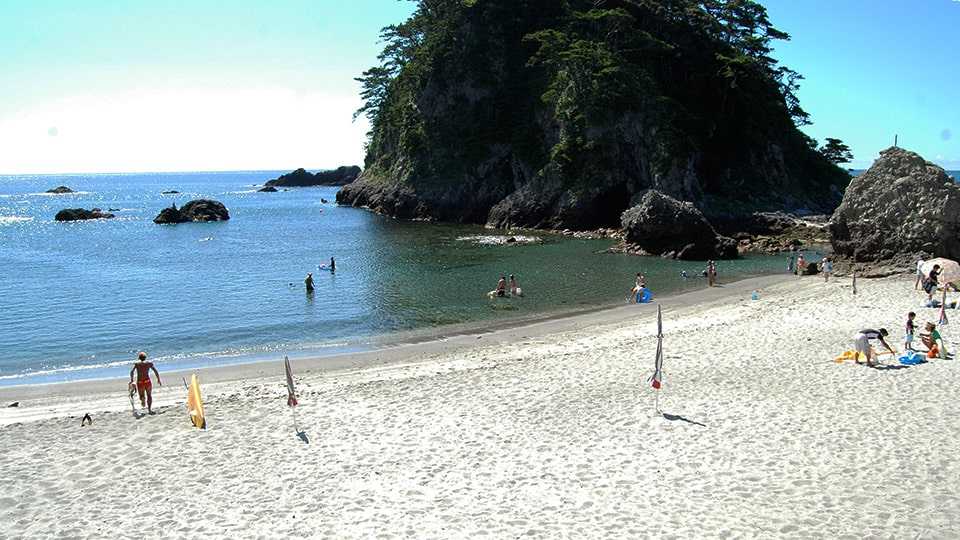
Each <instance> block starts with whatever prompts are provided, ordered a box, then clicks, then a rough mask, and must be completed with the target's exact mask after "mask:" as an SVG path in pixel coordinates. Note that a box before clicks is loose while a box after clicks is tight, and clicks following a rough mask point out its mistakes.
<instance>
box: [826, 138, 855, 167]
mask: <svg viewBox="0 0 960 540" xmlns="http://www.w3.org/2000/svg"><path fill="white" fill-rule="evenodd" d="M820 153H821V154H823V157H825V158H827V159H828V160H829V161H830V163H836V164H838V165H839V164H840V163H850V162H851V161H853V153H852V152H851V151H850V147H849V146H847V145H846V144H844V143H843V141H841V140H840V139H834V138H833V137H827V138H826V144H824V145H823V147H822V148H820Z"/></svg>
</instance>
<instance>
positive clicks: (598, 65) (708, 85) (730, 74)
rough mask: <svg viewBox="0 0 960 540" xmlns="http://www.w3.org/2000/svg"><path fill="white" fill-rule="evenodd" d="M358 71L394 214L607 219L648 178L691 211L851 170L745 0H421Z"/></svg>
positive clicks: (734, 205) (562, 223)
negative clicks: (815, 126)
mask: <svg viewBox="0 0 960 540" xmlns="http://www.w3.org/2000/svg"><path fill="white" fill-rule="evenodd" d="M416 4H417V7H416V9H415V11H414V13H413V15H412V16H411V17H410V18H409V19H408V20H406V21H404V22H403V23H400V24H397V25H392V26H388V27H386V28H384V29H383V31H382V33H381V37H382V39H383V41H384V44H385V46H384V49H383V52H382V53H381V54H380V56H379V65H377V66H375V67H373V68H371V69H369V70H367V71H366V72H365V73H364V74H363V76H361V77H359V78H358V79H357V80H358V81H359V82H360V85H361V96H362V98H363V99H364V104H363V106H362V107H361V109H360V110H359V111H358V114H360V115H365V116H366V117H367V118H368V119H369V120H370V133H369V134H368V135H369V138H368V141H367V156H366V160H365V165H366V167H365V169H366V170H365V173H364V175H363V178H362V180H361V182H359V183H356V184H355V185H353V186H351V187H350V188H348V189H346V190H344V191H343V192H342V193H341V195H339V197H340V198H341V199H343V200H344V201H346V202H349V203H350V204H365V205H369V206H371V207H373V208H375V209H377V210H380V211H383V212H385V213H389V214H392V215H395V216H398V217H405V218H413V217H416V218H428V219H440V220H450V221H467V222H487V223H492V224H495V225H497V224H499V225H507V224H513V225H524V226H535V227H557V228H562V227H567V226H570V227H580V228H589V227H599V226H609V225H612V224H616V223H618V222H619V214H620V213H621V212H622V211H623V210H624V209H625V208H626V205H628V204H629V202H630V200H631V197H632V195H633V194H635V193H637V192H639V191H641V190H643V189H646V188H650V187H656V188H657V189H661V190H663V191H664V192H665V193H668V194H670V195H671V196H674V197H677V198H681V199H684V200H691V201H694V202H695V203H696V204H698V205H700V206H701V207H702V208H704V209H705V210H708V211H709V210H710V209H711V208H715V209H716V211H717V213H724V214H725V215H729V212H728V211H727V209H730V210H731V211H736V212H741V211H749V209H751V208H752V209H769V208H771V207H777V206H779V207H780V208H783V207H784V206H785V205H788V204H800V205H801V206H803V207H806V208H820V209H823V211H828V210H829V207H832V206H833V205H835V204H836V203H837V202H838V200H837V197H838V195H837V193H841V192H842V189H843V187H844V186H845V184H846V182H847V181H848V177H847V175H846V174H845V173H844V172H843V171H842V170H841V169H839V168H838V167H836V166H835V165H834V164H831V163H830V162H829V161H827V160H826V159H824V157H823V156H822V155H821V154H819V153H818V152H817V151H816V150H815V147H816V144H815V143H813V144H811V141H810V138H809V137H807V136H806V135H804V134H803V133H802V132H801V131H800V130H799V129H798V126H802V125H806V124H809V123H810V118H809V115H808V114H807V113H806V112H805V111H804V110H803V109H802V108H801V107H800V103H799V100H798V99H797V96H796V91H797V89H798V86H799V82H800V81H801V80H802V76H801V75H800V74H798V73H797V72H795V71H793V70H791V69H789V68H786V67H784V66H781V65H779V63H778V62H777V61H776V60H775V59H774V58H773V56H772V54H773V52H772V51H773V43H774V42H775V41H778V40H787V39H789V36H788V35H787V34H786V33H784V32H782V31H780V30H779V29H777V28H775V27H774V26H773V24H772V23H771V22H770V20H769V19H768V16H767V12H766V9H765V8H764V7H763V6H762V5H761V4H759V3H758V2H755V1H751V0H604V1H602V2H599V1H595V0H482V1H464V0H417V1H416Z"/></svg>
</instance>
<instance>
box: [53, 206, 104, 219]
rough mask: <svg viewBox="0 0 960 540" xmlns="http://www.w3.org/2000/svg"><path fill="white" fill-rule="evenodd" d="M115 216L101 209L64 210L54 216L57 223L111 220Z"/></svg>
mask: <svg viewBox="0 0 960 540" xmlns="http://www.w3.org/2000/svg"><path fill="white" fill-rule="evenodd" d="M114 217H116V216H115V215H114V214H111V213H109V212H104V211H103V210H101V209H100V208H93V209H91V210H87V209H85V208H64V209H63V210H60V211H59V212H57V215H56V216H54V218H53V219H54V220H55V221H84V220H88V219H111V218H114Z"/></svg>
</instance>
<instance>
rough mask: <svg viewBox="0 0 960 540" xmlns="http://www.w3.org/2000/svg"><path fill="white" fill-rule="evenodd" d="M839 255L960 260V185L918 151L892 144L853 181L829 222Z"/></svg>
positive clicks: (870, 258) (870, 259) (871, 258)
mask: <svg viewBox="0 0 960 540" xmlns="http://www.w3.org/2000/svg"><path fill="white" fill-rule="evenodd" d="M829 228H830V243H831V244H832V245H833V251H834V253H835V254H836V255H838V256H840V257H844V258H849V259H853V260H855V261H858V262H874V261H895V262H897V264H900V263H903V264H909V262H910V261H912V260H913V259H914V258H915V257H916V256H917V255H918V254H925V255H927V256H930V255H935V256H938V257H947V258H950V259H957V258H960V187H958V186H957V185H956V183H955V182H954V181H953V179H952V178H950V176H948V175H947V173H946V172H945V171H944V170H943V169H942V168H941V167H938V166H937V165H934V164H933V163H930V162H929V161H927V160H925V159H923V157H921V156H920V155H918V154H916V153H914V152H910V151H908V150H904V149H903V148H898V147H892V148H888V149H886V150H884V151H882V152H880V158H879V159H877V161H875V162H874V164H873V165H872V166H871V167H870V169H868V170H867V171H866V172H864V173H863V174H861V175H860V176H857V177H856V178H854V179H853V180H852V181H851V182H850V186H849V187H848V188H847V190H846V192H845V193H844V194H843V201H842V202H841V203H840V206H839V207H838V208H837V210H836V211H835V212H834V213H833V218H832V219H831V221H830V225H829Z"/></svg>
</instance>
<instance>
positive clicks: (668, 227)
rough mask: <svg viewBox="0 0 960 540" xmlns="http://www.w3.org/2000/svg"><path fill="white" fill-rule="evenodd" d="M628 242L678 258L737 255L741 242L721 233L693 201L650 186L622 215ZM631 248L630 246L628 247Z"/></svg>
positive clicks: (730, 257) (728, 257) (643, 249)
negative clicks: (680, 199) (669, 194)
mask: <svg viewBox="0 0 960 540" xmlns="http://www.w3.org/2000/svg"><path fill="white" fill-rule="evenodd" d="M621 224H622V225H623V228H624V231H625V233H626V235H625V238H624V240H625V242H626V243H627V244H629V245H633V246H636V247H637V248H639V250H642V251H643V252H645V253H648V254H652V255H668V256H670V257H672V258H676V259H684V260H706V259H734V258H736V257H737V242H736V240H734V239H732V238H727V237H724V236H720V235H719V234H717V231H716V230H714V228H713V226H712V225H710V223H709V222H708V221H707V219H706V218H705V217H704V216H703V213H701V212H700V210H698V209H697V208H696V207H695V206H693V203H690V202H684V201H678V200H676V199H674V198H673V197H670V196H668V195H664V194H663V193H661V192H659V191H656V190H652V189H651V190H647V191H646V192H644V193H643V194H641V195H640V197H639V204H637V205H636V206H634V207H633V208H630V209H629V210H627V211H625V212H624V213H623V215H622V216H621ZM627 251H629V250H627Z"/></svg>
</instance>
